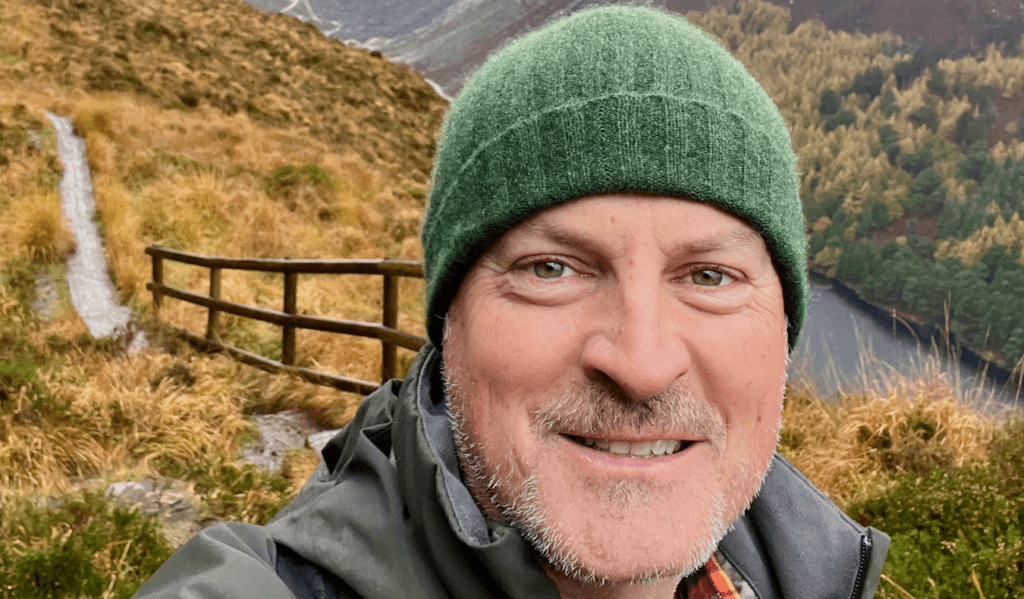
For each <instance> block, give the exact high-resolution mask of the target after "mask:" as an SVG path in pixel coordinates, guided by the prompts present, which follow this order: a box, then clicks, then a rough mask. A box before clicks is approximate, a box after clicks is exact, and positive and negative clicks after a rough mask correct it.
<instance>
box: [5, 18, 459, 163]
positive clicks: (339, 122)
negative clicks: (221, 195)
mask: <svg viewBox="0 0 1024 599" xmlns="http://www.w3.org/2000/svg"><path fill="white" fill-rule="evenodd" d="M37 5H38V6H39V7H41V8H42V9H43V11H44V12H45V19H46V20H47V21H49V22H50V28H49V31H48V32H47V34H46V36H45V38H44V39H40V40H31V41H30V42H29V43H30V44H31V47H32V50H33V52H32V55H33V57H32V59H31V60H30V61H29V62H28V64H26V65H24V66H23V67H20V68H18V65H15V67H16V70H17V71H20V72H21V73H22V75H27V74H28V73H31V74H32V75H33V77H49V78H50V79H51V80H52V81H53V82H55V83H57V84H59V85H61V86H70V87H75V88H81V89H83V90H85V91H87V92H99V91H125V92H132V93H134V94H138V95H142V96H148V97H151V98H153V99H155V100H157V101H158V102H159V103H160V104H161V105H163V106H165V107H180V108H191V107H196V106H199V105H202V104H206V105H210V106H212V107H215V108H217V109H219V110H221V111H223V112H224V113H225V114H227V115H232V114H234V113H237V112H245V113H247V114H248V115H249V116H250V117H252V118H253V120H254V121H258V122H263V123H268V124H272V125H276V126H286V127H300V128H302V129H305V130H307V131H308V132H309V133H310V134H311V135H313V136H315V137H317V138H319V139H321V140H323V141H326V142H329V143H332V144H338V145H342V146H347V147H352V148H354V149H356V151H357V152H359V153H360V154H361V155H362V157H363V158H364V159H366V160H368V161H370V162H371V163H381V164H382V165H384V166H385V167H386V168H387V169H388V170H390V171H392V172H394V173H396V174H397V173H399V172H402V173H407V174H408V175H409V176H411V177H412V178H414V179H415V180H417V181H418V182H420V183H424V182H426V180H427V177H428V175H429V170H430V156H431V153H432V148H433V134H434V131H435V130H436V129H437V127H438V126H439V124H440V119H441V114H442V111H443V108H444V103H443V101H442V100H440V99H439V98H438V96H437V95H436V94H435V93H434V91H433V90H432V89H431V88H430V86H429V85H427V84H426V83H425V82H424V81H423V79H422V77H420V76H419V75H417V74H416V73H414V72H412V71H410V70H409V69H408V68H406V67H401V66H396V65H393V64H391V63H389V62H387V61H385V60H384V59H383V58H379V55H376V56H368V52H366V51H363V50H356V49H351V48H348V47H346V46H344V45H343V44H340V43H338V42H336V41H334V40H330V39H326V38H324V37H323V36H322V35H321V34H320V32H319V31H318V30H317V29H316V28H315V27H313V26H311V25H301V24H299V23H297V22H296V21H295V20H294V19H292V18H289V17H285V16H281V15H264V14H262V13H260V12H259V11H257V10H255V9H253V8H251V7H249V6H248V5H246V4H244V3H242V2H234V1H229V0H214V1H210V0H183V1H166V0H161V1H156V2H146V3H135V2H127V1H124V0H74V1H71V0H40V1H39V2H38V3H37ZM26 71H27V73H26ZM424 114H428V115H430V116H429V117H427V118H424V116H423V115H424Z"/></svg>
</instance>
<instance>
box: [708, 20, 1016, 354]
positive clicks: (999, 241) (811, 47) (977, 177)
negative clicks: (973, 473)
mask: <svg viewBox="0 0 1024 599" xmlns="http://www.w3.org/2000/svg"><path fill="white" fill-rule="evenodd" d="M688 18H690V19H691V20H692V21H694V22H696V23H698V24H699V25H701V26H702V27H704V28H705V29H706V30H708V31H710V32H712V33H714V34H715V35H716V36H718V38H719V39H720V40H721V41H722V43H723V44H724V45H725V46H726V47H727V48H729V50H730V51H732V52H733V53H734V54H735V55H736V57H737V58H739V59H740V60H741V61H742V62H743V63H744V64H745V65H746V66H747V68H748V69H750V71H751V72H752V73H753V74H754V76H755V77H756V78H757V79H758V81H759V82H760V83H761V84H762V85H763V86H764V87H765V88H766V89H767V90H768V92H769V94H771V95H772V97H773V98H774V99H775V101H776V103H777V104H778V105H779V108H780V110H781V111H782V113H783V116H784V117H785V118H786V120H787V122H788V123H790V126H791V128H792V136H793V143H794V150H795V151H796V153H797V155H798V156H799V160H800V162H799V170H800V177H801V198H802V200H803V203H804V214H805V217H806V223H807V242H808V257H809V259H810V261H811V269H812V270H813V271H815V272H817V273H819V274H822V275H825V276H829V277H834V278H837V279H839V280H840V281H842V282H843V283H845V284H847V285H848V286H850V287H852V288H853V289H854V290H855V291H856V292H857V293H858V294H859V295H860V296H861V297H862V298H863V299H865V300H868V301H870V302H872V303H874V304H877V305H880V306H883V307H885V308H886V309H893V310H896V311H898V312H899V313H900V314H901V315H902V316H903V317H905V318H909V319H911V320H915V321H917V322H922V323H926V324H930V325H934V326H937V327H939V328H940V329H943V330H946V329H948V331H949V332H951V333H953V334H954V335H955V336H956V338H957V339H958V340H959V341H960V342H961V343H963V344H964V345H966V346H968V347H970V348H971V349H973V350H975V351H977V352H978V353H979V354H981V355H982V356H984V357H986V358H987V359H989V360H992V361H994V362H996V363H997V364H999V365H1000V366H1003V367H1006V368H1013V367H1014V366H1015V365H1017V364H1018V362H1020V361H1021V358H1022V356H1024V318H1022V315H1024V221H1022V219H1021V212H1022V211H1024V205H1022V204H1024V202H1022V200H1024V48H1022V47H1021V46H1020V45H1017V46H1014V45H1013V44H1008V43H1005V42H1003V43H1000V44H999V45H998V46H997V45H990V46H989V47H988V48H986V49H984V50H983V51H982V52H981V53H980V54H979V55H977V56H959V57H957V52H956V51H955V49H954V48H952V45H951V44H950V45H949V46H946V47H942V46H940V47H933V46H927V45H924V44H922V43H920V42H914V41H910V40H903V39H901V38H900V37H898V36H895V35H893V34H890V33H882V34H872V35H865V34H861V33H854V34H851V33H846V32H837V31H830V30H828V29H826V28H825V26H824V25H823V24H821V23H819V22H805V23H802V24H800V25H799V26H796V27H792V26H791V23H790V18H789V13H788V11H786V10H784V9H781V8H779V7H776V6H774V5H771V4H768V3H761V2H755V1H749V2H741V3H737V4H736V5H735V6H734V7H733V9H732V10H729V11H726V10H722V9H718V10H712V11H710V12H707V13H691V14H689V15H688ZM959 54H963V52H960V53H959Z"/></svg>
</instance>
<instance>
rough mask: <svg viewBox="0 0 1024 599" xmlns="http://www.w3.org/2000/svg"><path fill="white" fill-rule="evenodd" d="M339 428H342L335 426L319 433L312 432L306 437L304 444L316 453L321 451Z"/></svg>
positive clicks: (339, 430) (338, 431)
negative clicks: (335, 427)
mask: <svg viewBox="0 0 1024 599" xmlns="http://www.w3.org/2000/svg"><path fill="white" fill-rule="evenodd" d="M341 430H342V429H340V428H337V429H334V430H327V431H321V432H319V433H314V434H312V435H310V436H308V437H306V445H308V446H309V447H310V448H311V449H313V450H314V451H316V452H317V453H321V452H322V451H323V450H324V446H325V445H327V443H328V442H330V440H331V439H333V438H334V437H335V435H337V434H338V433H340V432H341Z"/></svg>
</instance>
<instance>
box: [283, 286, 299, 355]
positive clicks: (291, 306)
mask: <svg viewBox="0 0 1024 599" xmlns="http://www.w3.org/2000/svg"><path fill="white" fill-rule="evenodd" d="M298 287H299V273H297V272H286V273H284V312H285V313H287V314H295V313H296V311H297V310H296V306H297V305H298ZM281 328H282V331H281V332H282V335H281V363H282V364H284V365H286V366H294V365H295V327H289V326H285V327H281Z"/></svg>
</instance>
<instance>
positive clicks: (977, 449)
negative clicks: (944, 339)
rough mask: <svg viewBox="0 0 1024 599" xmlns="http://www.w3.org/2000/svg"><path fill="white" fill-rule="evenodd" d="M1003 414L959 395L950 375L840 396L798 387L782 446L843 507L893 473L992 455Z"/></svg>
mask: <svg viewBox="0 0 1024 599" xmlns="http://www.w3.org/2000/svg"><path fill="white" fill-rule="evenodd" d="M998 428H999V424H998V421H996V420H995V419H993V418H992V417H990V416H986V415H984V414H982V413H981V412H980V411H977V410H975V409H972V408H971V407H969V406H966V405H964V404H962V403H961V402H959V401H958V400H957V399H956V398H955V396H954V395H953V394H952V391H951V389H950V388H949V387H948V385H947V384H946V382H945V381H944V380H942V379H941V378H940V379H933V380H930V381H928V380H920V381H910V380H905V381H902V382H901V383H900V384H897V385H894V386H893V387H891V388H889V389H888V390H887V392H886V393H883V394H880V393H878V392H876V391H867V392H864V393H841V394H840V400H839V402H838V403H829V402H827V401H823V400H822V399H821V398H820V397H816V396H814V395H812V394H810V393H808V392H807V391H806V390H800V389H791V391H790V393H789V394H788V396H787V400H786V406H785V408H784V412H783V433H782V443H781V451H782V453H783V454H784V455H786V457H787V458H789V459H790V460H791V461H792V462H793V463H794V464H795V465H796V466H797V467H798V468H799V469H800V470H801V471H802V472H804V474H806V475H807V476H808V478H810V479H811V480H812V481H813V482H814V483H815V485H817V486H818V487H819V488H820V489H822V490H823V491H824V492H825V493H827V494H828V495H829V496H830V497H831V498H832V500H833V501H835V502H836V503H837V504H838V505H839V506H840V507H843V506H845V505H846V504H848V503H849V501H850V500H851V499H853V498H856V497H860V496H863V495H865V494H871V493H874V492H877V491H878V490H879V489H880V488H885V486H886V485H887V484H888V483H889V481H890V480H891V477H892V476H893V475H897V474H901V473H904V472H913V473H918V474H926V473H927V472H929V471H930V470H931V469H933V468H940V469H943V470H950V469H953V468H958V467H961V466H963V465H964V463H966V462H967V461H970V460H981V461H984V460H986V459H987V457H988V451H987V447H988V445H989V444H990V443H991V442H992V440H993V438H994V437H995V435H996V432H997V430H998Z"/></svg>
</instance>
